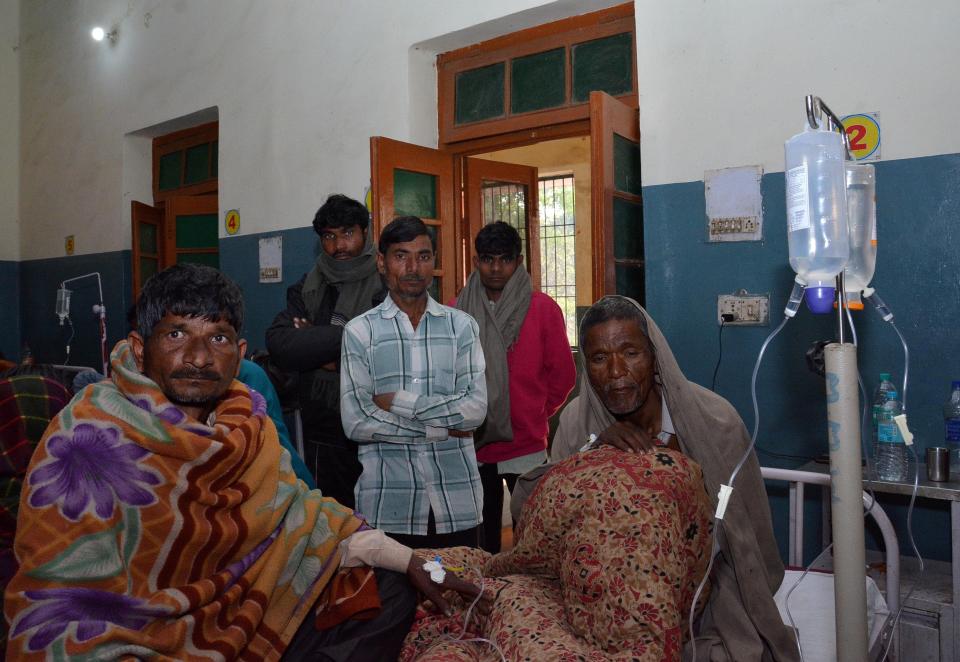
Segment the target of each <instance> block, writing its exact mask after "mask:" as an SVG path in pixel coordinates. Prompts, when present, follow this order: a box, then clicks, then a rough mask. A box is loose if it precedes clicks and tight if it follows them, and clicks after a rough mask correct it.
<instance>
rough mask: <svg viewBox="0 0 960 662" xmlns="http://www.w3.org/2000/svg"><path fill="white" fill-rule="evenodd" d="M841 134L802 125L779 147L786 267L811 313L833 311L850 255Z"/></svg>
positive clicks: (824, 124) (843, 149) (821, 127)
mask: <svg viewBox="0 0 960 662" xmlns="http://www.w3.org/2000/svg"><path fill="white" fill-rule="evenodd" d="M844 157H845V148H844V142H843V136H842V135H841V134H840V133H838V132H837V131H833V130H830V129H829V128H827V126H826V123H821V125H820V127H819V128H817V129H814V128H811V127H810V126H809V124H808V125H805V127H804V130H803V131H802V132H801V133H798V134H797V135H795V136H793V137H792V138H790V139H789V140H787V141H786V143H785V144H784V163H785V171H784V175H785V177H786V194H787V200H786V202H787V243H788V246H789V252H790V266H791V267H793V270H794V271H796V272H797V275H798V276H800V278H802V279H803V280H804V281H805V282H806V284H807V289H806V292H805V294H804V297H805V299H806V302H807V307H808V308H809V309H810V311H811V312H814V313H828V312H830V311H832V310H833V300H834V290H835V285H836V283H835V279H836V277H837V275H838V274H839V273H840V272H841V271H843V268H844V266H846V264H847V260H848V259H849V257H850V241H849V236H848V231H847V214H848V210H847V196H846V171H845V168H844Z"/></svg>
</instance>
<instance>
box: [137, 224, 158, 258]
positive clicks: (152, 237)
mask: <svg viewBox="0 0 960 662" xmlns="http://www.w3.org/2000/svg"><path fill="white" fill-rule="evenodd" d="M140 251H141V252H143V253H153V254H154V255H156V254H157V252H158V251H157V226H156V225H153V224H152V223H141V224H140Z"/></svg>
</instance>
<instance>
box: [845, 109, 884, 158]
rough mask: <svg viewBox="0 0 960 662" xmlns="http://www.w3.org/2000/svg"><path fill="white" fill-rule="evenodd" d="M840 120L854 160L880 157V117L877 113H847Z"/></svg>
mask: <svg viewBox="0 0 960 662" xmlns="http://www.w3.org/2000/svg"><path fill="white" fill-rule="evenodd" d="M841 121H842V122H843V128H844V130H845V131H846V132H847V137H848V138H849V140H850V153H851V155H852V156H853V158H854V159H855V160H857V161H866V160H870V161H873V160H876V159H879V158H880V118H879V116H878V114H877V113H860V114H858V115H847V116H846V117H844V118H843V119H842V120H841Z"/></svg>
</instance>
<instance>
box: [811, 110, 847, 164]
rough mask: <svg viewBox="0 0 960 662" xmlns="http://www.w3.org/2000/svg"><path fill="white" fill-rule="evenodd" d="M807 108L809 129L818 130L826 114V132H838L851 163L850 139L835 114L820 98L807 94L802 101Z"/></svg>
mask: <svg viewBox="0 0 960 662" xmlns="http://www.w3.org/2000/svg"><path fill="white" fill-rule="evenodd" d="M804 101H805V103H806V106H807V123H808V124H809V125H810V128H811V129H819V128H820V118H821V117H822V116H823V115H824V114H826V116H827V131H839V132H840V135H841V136H843V149H844V150H845V151H846V153H847V160H848V161H852V160H853V155H852V154H851V153H850V137H849V136H848V135H847V132H846V131H844V129H843V122H841V121H840V118H839V117H837V115H836V113H834V112H833V111H832V110H830V106H828V105H827V104H825V103H824V102H823V99H821V98H820V97H817V96H814V95H812V94H808V95H807V96H806V97H805V99H804Z"/></svg>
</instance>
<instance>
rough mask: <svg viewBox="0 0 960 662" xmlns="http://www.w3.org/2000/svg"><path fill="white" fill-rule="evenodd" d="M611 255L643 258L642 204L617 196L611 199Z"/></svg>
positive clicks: (619, 258)
mask: <svg viewBox="0 0 960 662" xmlns="http://www.w3.org/2000/svg"><path fill="white" fill-rule="evenodd" d="M613 256H614V258H616V259H618V260H642V259H643V206H642V205H639V204H635V203H632V202H628V201H627V200H624V199H622V198H617V197H614V199H613Z"/></svg>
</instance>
